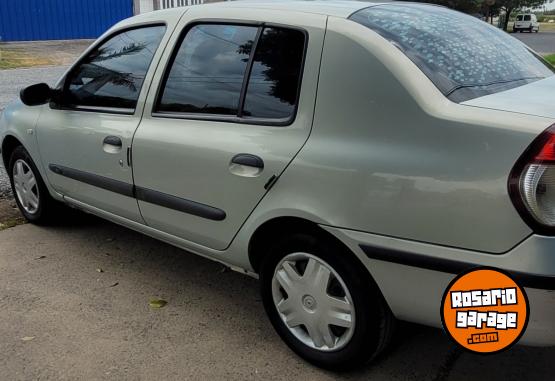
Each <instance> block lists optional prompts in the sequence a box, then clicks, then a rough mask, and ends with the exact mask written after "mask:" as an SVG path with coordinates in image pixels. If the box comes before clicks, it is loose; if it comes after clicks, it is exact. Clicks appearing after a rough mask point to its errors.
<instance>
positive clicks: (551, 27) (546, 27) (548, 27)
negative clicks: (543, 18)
mask: <svg viewBox="0 0 555 381" xmlns="http://www.w3.org/2000/svg"><path fill="white" fill-rule="evenodd" d="M542 31H555V22H552V23H548V22H542V23H540V32H542Z"/></svg>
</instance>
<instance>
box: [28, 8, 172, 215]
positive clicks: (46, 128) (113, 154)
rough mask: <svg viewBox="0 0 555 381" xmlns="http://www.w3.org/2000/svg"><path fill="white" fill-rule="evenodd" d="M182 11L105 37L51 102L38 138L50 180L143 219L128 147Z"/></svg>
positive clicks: (83, 198)
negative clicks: (154, 75) (162, 53)
mask: <svg viewBox="0 0 555 381" xmlns="http://www.w3.org/2000/svg"><path fill="white" fill-rule="evenodd" d="M181 14H182V12H176V15H175V18H174V20H173V25H171V24H172V20H171V17H170V18H169V19H164V20H159V21H153V22H148V23H143V24H139V25H133V26H130V27H127V28H125V27H124V28H123V29H120V30H117V31H115V32H113V33H110V34H109V35H108V36H107V37H105V38H103V39H101V40H100V41H99V43H98V44H97V45H96V46H95V47H93V48H92V49H91V50H90V51H89V52H88V53H87V54H86V55H85V56H84V57H83V58H82V59H81V60H80V61H79V62H78V63H77V64H76V65H75V66H74V67H73V68H72V69H71V70H70V71H69V72H68V74H67V75H66V77H65V79H64V80H63V81H62V84H61V85H60V87H61V88H60V90H59V94H60V95H59V96H57V97H56V99H55V100H54V101H53V102H52V103H51V105H50V107H48V106H45V109H44V110H43V112H42V114H41V117H40V119H39V122H38V124H37V138H38V142H39V147H40V154H41V157H42V161H43V163H44V164H45V170H46V173H47V176H48V180H49V182H50V184H52V186H53V188H54V189H56V191H58V192H60V193H61V194H63V195H64V196H65V197H66V198H68V200H70V201H71V200H75V201H78V202H81V203H84V204H86V205H88V206H92V207H95V208H99V209H101V210H103V211H105V212H109V213H113V214H116V215H118V216H122V217H125V218H128V219H131V220H134V221H138V222H143V220H142V217H141V216H140V213H139V208H138V205H137V202H136V199H135V198H134V197H133V174H132V168H131V167H130V163H129V161H128V149H129V148H130V147H131V141H132V138H133V134H134V133H135V130H136V129H137V127H138V125H139V121H140V119H141V116H142V112H143V106H144V102H145V99H146V94H147V93H148V86H149V85H150V79H151V78H152V76H153V74H154V72H155V68H156V63H157V62H158V60H159V59H160V56H161V51H162V50H163V49H160V46H163V45H164V44H165V43H167V41H168V40H169V37H170V35H171V31H172V30H173V28H175V26H176V24H177V22H178V20H179V17H180V16H181Z"/></svg>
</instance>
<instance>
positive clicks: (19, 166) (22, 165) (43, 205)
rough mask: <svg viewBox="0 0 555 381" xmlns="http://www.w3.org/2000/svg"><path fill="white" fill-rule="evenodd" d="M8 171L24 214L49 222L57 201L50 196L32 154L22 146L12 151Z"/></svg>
mask: <svg viewBox="0 0 555 381" xmlns="http://www.w3.org/2000/svg"><path fill="white" fill-rule="evenodd" d="M8 171H9V177H10V182H11V186H12V192H13V194H14V197H15V201H16V203H17V206H18V207H19V210H20V211H21V213H22V214H23V216H24V217H25V218H26V219H27V220H28V221H29V222H32V223H36V224H42V223H46V222H49V221H50V220H51V219H52V217H53V214H54V213H53V209H54V207H55V206H56V204H57V203H56V201H55V200H54V199H52V197H51V196H50V194H49V192H48V189H47V188H46V185H45V184H44V181H43V180H42V177H41V176H40V173H39V171H38V169H37V167H36V165H35V163H34V162H33V160H32V159H31V156H30V155H29V153H28V152H27V150H25V148H23V147H22V146H19V147H16V148H15V149H14V151H13V152H12V154H11V157H10V162H9V169H8Z"/></svg>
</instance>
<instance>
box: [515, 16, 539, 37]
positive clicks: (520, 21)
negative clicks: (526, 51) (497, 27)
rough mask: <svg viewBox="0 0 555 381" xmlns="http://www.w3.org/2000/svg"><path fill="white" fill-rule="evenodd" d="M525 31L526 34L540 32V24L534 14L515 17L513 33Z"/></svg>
mask: <svg viewBox="0 0 555 381" xmlns="http://www.w3.org/2000/svg"><path fill="white" fill-rule="evenodd" d="M524 30H527V31H528V32H530V33H532V32H536V33H538V32H539V31H540V24H539V23H538V18H537V17H536V15H535V14H532V13H524V14H520V15H518V16H516V21H515V24H514V27H513V31H514V32H515V33H516V32H520V33H522V31H524Z"/></svg>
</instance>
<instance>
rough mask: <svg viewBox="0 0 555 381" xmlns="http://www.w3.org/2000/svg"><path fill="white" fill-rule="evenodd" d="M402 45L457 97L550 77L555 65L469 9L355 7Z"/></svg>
mask: <svg viewBox="0 0 555 381" xmlns="http://www.w3.org/2000/svg"><path fill="white" fill-rule="evenodd" d="M350 19H351V20H353V21H355V22H357V23H360V24H362V25H364V26H366V27H368V28H370V29H372V30H373V31H375V32H377V33H379V34H380V35H381V36H382V37H384V38H386V39H387V40H389V41H390V42H391V43H392V44H393V45H395V46H396V47H397V48H399V49H400V50H401V51H402V52H403V53H405V54H406V55H407V57H408V58H410V59H411V60H412V62H414V64H416V65H417V66H418V67H419V68H420V70H422V72H423V73H424V74H426V76H428V78H429V79H430V80H431V81H432V82H433V83H434V84H435V85H436V86H437V88H438V89H439V90H440V91H441V92H442V93H443V94H444V95H445V96H446V97H448V98H449V99H451V100H452V101H453V102H464V101H467V100H470V99H474V98H478V97H481V96H485V95H489V94H494V93H498V92H501V91H505V90H509V89H511V88H515V87H519V86H522V85H525V84H528V83H531V82H534V81H538V80H540V79H544V78H547V77H550V76H552V75H553V74H554V72H555V69H554V68H553V67H552V66H551V65H549V64H548V63H547V62H545V61H543V60H542V59H541V58H539V57H538V56H537V55H536V54H535V53H533V52H532V51H531V50H530V49H528V47H526V45H524V44H523V43H521V42H520V41H518V40H517V39H515V38H513V37H511V36H509V35H508V34H506V33H505V32H503V31H501V30H499V29H497V28H495V27H493V26H491V25H489V24H487V23H485V22H483V21H481V20H479V19H477V18H474V17H471V16H468V15H465V14H463V13H459V12H455V11H452V10H449V9H447V8H443V7H438V6H430V5H420V4H385V5H377V6H372V7H369V8H365V9H363V10H360V11H358V12H356V13H354V14H353V15H352V16H351V17H350Z"/></svg>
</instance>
